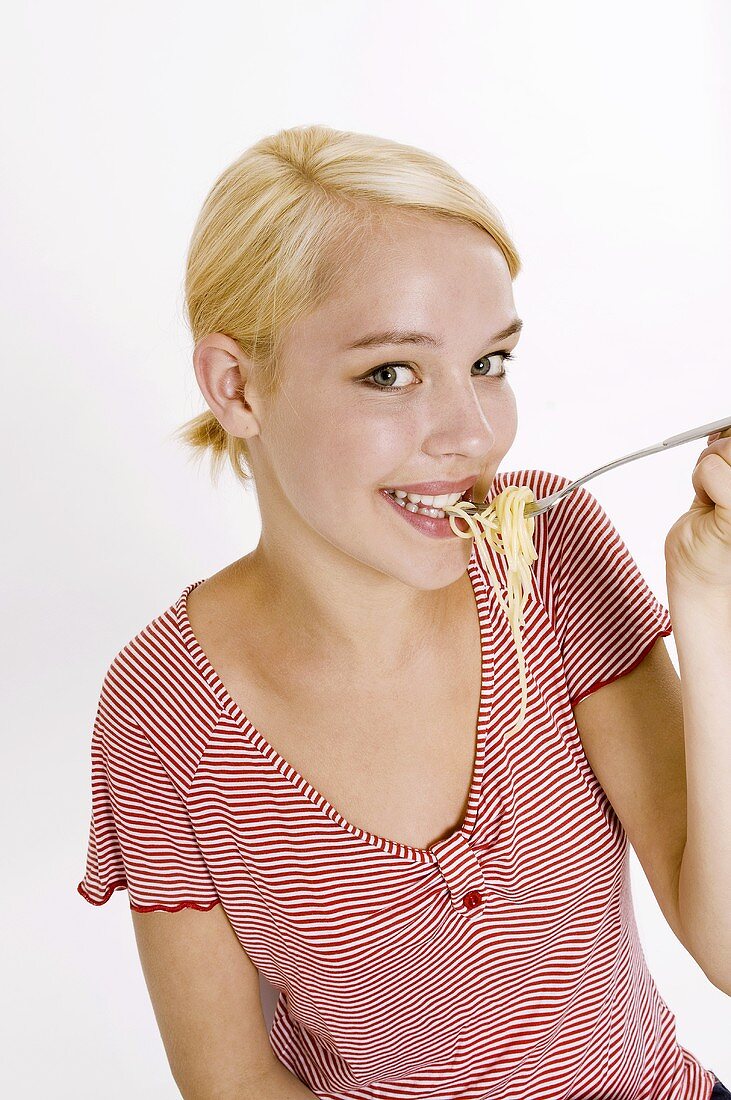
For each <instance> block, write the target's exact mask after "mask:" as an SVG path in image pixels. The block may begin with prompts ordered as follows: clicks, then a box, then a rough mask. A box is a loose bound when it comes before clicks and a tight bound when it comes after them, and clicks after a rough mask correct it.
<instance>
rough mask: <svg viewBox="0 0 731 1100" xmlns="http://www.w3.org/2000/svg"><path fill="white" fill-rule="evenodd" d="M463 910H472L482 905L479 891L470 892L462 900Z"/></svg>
mask: <svg viewBox="0 0 731 1100" xmlns="http://www.w3.org/2000/svg"><path fill="white" fill-rule="evenodd" d="M462 901H463V903H464V907H465V909H474V908H475V906H476V905H482V894H481V893H480V891H479V890H470V892H469V893H468V894H465V896H464V897H463V898H462Z"/></svg>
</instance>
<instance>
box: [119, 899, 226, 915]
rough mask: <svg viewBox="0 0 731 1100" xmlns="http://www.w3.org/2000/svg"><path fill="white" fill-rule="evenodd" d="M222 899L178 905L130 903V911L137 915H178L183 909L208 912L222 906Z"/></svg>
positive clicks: (183, 902)
mask: <svg viewBox="0 0 731 1100" xmlns="http://www.w3.org/2000/svg"><path fill="white" fill-rule="evenodd" d="M220 904H221V899H220V898H216V899H215V900H214V901H205V902H200V901H181V902H179V903H178V904H177V905H162V904H159V905H158V904H155V905H133V903H132V902H130V903H129V907H130V909H134V911H135V913H157V912H162V913H177V912H179V910H181V909H198V910H200V911H201V912H208V910H209V909H213V907H214V905H220Z"/></svg>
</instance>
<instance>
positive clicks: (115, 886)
mask: <svg viewBox="0 0 731 1100" xmlns="http://www.w3.org/2000/svg"><path fill="white" fill-rule="evenodd" d="M76 889H77V890H78V892H79V893H80V894H81V896H82V898H84V900H85V901H88V902H89V904H90V905H104V904H105V903H106V902H108V901H109V899H110V897H111V896H112V894H113V893H114V891H115V890H126V889H127V880H126V879H119V880H118V881H117V882H113V883H112V884H111V886H108V887H107V889H106V892H105V894H104V897H103V898H101V900H100V901H95V899H94V898H93V897H91V895H90V894H89V893H88V891H87V890H86V888H85V887H84V883H83V880H82V881H81V882H80V883H79V885H78V886H77V887H76ZM220 904H221V902H220V899H219V898H216V900H215V901H206V902H202V903H201V902H199V901H181V902H179V904H178V905H162V904H160V905H157V904H156V905H134V904H133V903H132V902H130V903H129V907H130V909H134V910H135V912H137V913H153V912H157V911H158V910H162V911H163V912H165V913H177V912H178V911H179V910H180V909H199V910H201V911H202V912H207V911H208V910H209V909H212V908H213V906H214V905H220Z"/></svg>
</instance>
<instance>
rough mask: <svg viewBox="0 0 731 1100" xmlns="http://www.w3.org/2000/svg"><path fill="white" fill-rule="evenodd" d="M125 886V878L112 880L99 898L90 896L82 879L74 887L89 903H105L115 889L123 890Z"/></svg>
mask: <svg viewBox="0 0 731 1100" xmlns="http://www.w3.org/2000/svg"><path fill="white" fill-rule="evenodd" d="M126 886H127V880H126V879H120V880H119V881H118V882H113V883H112V885H111V886H108V887H107V889H106V890H105V891H104V894H103V896H102V897H101V898H99V899H97V898H93V897H92V896H91V894H90V893H89V891H88V890H87V889H86V887H85V886H84V883H83V880H82V881H81V882H80V883H79V885H78V886H77V887H76V889H77V891H78V892H79V893H80V894H81V896H82V898H83V899H84V901H88V902H89V905H105V904H106V903H107V902H108V901H109V899H110V897H111V896H112V894H113V893H114V891H115V890H124V889H126Z"/></svg>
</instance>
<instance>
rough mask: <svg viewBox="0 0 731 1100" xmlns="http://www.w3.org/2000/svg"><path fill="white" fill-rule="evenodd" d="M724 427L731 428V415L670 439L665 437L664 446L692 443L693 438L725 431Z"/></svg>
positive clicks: (672, 436)
mask: <svg viewBox="0 0 731 1100" xmlns="http://www.w3.org/2000/svg"><path fill="white" fill-rule="evenodd" d="M724 428H731V416H725V417H724V418H723V420H714V421H713V422H712V423H711V424H701V426H700V427H699V428H690V429H689V430H688V431H687V432H681V433H680V434H679V435H671V436H670V438H669V439H663V441H662V446H663V447H677V446H679V445H680V444H681V443H690V441H691V440H692V439H700V438H701V437H702V436H704V435H711V434H712V433H713V432H720V431H723V429H724Z"/></svg>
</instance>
